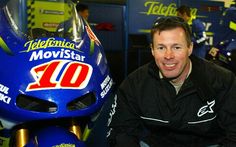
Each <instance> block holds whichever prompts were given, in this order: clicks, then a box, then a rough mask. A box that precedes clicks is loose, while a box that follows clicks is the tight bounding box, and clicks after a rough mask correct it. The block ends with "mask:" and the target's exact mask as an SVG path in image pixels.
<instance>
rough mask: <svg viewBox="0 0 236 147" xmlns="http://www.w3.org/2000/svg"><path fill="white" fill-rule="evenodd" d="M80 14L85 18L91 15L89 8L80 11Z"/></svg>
mask: <svg viewBox="0 0 236 147" xmlns="http://www.w3.org/2000/svg"><path fill="white" fill-rule="evenodd" d="M79 14H80V16H82V17H83V18H84V19H85V20H88V17H89V10H84V11H81V12H79Z"/></svg>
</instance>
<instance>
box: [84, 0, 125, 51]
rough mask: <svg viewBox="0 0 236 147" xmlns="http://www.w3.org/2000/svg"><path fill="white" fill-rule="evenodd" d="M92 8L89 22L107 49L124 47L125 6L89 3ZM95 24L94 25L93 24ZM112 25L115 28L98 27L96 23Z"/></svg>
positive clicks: (114, 49) (121, 48) (113, 49)
mask: <svg viewBox="0 0 236 147" xmlns="http://www.w3.org/2000/svg"><path fill="white" fill-rule="evenodd" d="M87 5H88V6H89V10H90V16H89V20H88V21H89V23H91V24H92V25H91V27H92V28H93V30H94V33H95V34H96V36H97V37H98V38H99V40H100V41H101V43H102V45H103V46H104V49H105V50H106V51H108V50H111V51H120V50H123V49H124V45H125V43H124V41H125V40H124V7H125V6H121V5H105V4H94V3H88V4H87ZM93 24H94V25H93ZM103 24H104V25H108V27H109V25H112V28H113V30H112V31H109V30H106V29H99V30H98V29H96V28H97V27H96V25H103Z"/></svg>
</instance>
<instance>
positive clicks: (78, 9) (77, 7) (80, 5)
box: [76, 3, 89, 12]
mask: <svg viewBox="0 0 236 147" xmlns="http://www.w3.org/2000/svg"><path fill="white" fill-rule="evenodd" d="M88 9H89V8H88V6H87V5H85V4H81V3H78V4H77V5H76V10H77V12H82V11H84V10H88Z"/></svg>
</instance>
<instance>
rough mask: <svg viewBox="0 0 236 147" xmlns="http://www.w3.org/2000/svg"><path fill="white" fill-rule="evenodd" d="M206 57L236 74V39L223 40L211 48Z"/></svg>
mask: <svg viewBox="0 0 236 147" xmlns="http://www.w3.org/2000/svg"><path fill="white" fill-rule="evenodd" d="M206 58H207V59H208V60H210V61H212V62H214V63H216V64H218V65H220V66H223V67H225V68H227V69H229V70H231V71H233V72H234V73H235V74H236V40H235V39H229V40H224V41H221V42H220V43H218V44H217V45H216V46H215V47H214V48H211V50H210V51H209V55H207V57H206Z"/></svg>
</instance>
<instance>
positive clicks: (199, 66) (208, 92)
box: [148, 56, 215, 101]
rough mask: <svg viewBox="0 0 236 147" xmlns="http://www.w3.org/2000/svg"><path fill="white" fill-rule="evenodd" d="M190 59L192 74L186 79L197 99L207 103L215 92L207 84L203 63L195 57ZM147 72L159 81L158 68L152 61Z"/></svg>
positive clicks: (205, 69)
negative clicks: (195, 92)
mask: <svg viewBox="0 0 236 147" xmlns="http://www.w3.org/2000/svg"><path fill="white" fill-rule="evenodd" d="M190 59H191V61H192V72H191V74H190V75H189V77H188V82H191V83H192V84H190V85H193V86H194V89H196V91H197V93H198V95H199V97H200V98H201V99H202V100H203V101H207V100H209V99H212V97H214V96H215V92H214V90H213V88H211V85H209V83H208V82H207V81H208V79H209V77H208V76H210V75H209V74H207V73H208V72H207V68H206V67H205V61H204V60H203V59H199V58H197V57H195V56H190ZM148 72H149V74H151V75H152V76H153V77H155V78H156V79H157V80H160V79H161V78H160V76H159V68H158V67H157V65H156V63H155V61H154V60H152V61H151V62H150V63H149V65H148Z"/></svg>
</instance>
